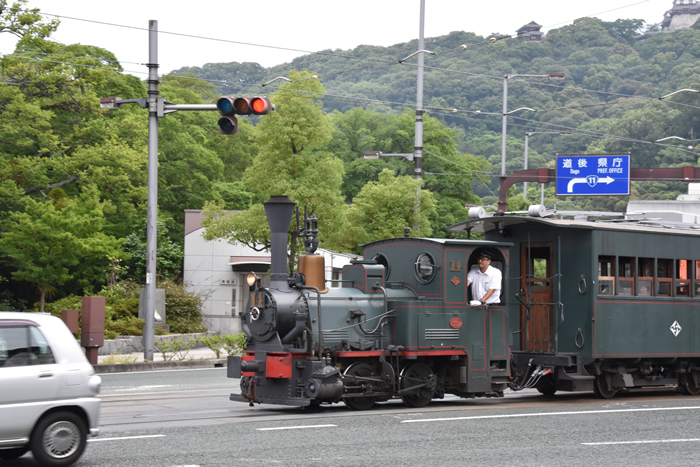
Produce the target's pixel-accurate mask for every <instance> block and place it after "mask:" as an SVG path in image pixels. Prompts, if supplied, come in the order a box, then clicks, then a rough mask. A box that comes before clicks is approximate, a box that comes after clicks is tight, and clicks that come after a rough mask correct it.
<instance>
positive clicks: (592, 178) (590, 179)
mask: <svg viewBox="0 0 700 467" xmlns="http://www.w3.org/2000/svg"><path fill="white" fill-rule="evenodd" d="M586 182H587V183H588V186H589V187H591V188H593V187H594V186H596V185H597V184H598V176H597V175H589V176H587V177H586Z"/></svg>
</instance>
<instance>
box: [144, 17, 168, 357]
mask: <svg viewBox="0 0 700 467" xmlns="http://www.w3.org/2000/svg"><path fill="white" fill-rule="evenodd" d="M147 100H148V216H147V226H146V308H145V312H146V316H145V323H144V325H143V359H144V360H146V361H152V360H153V350H154V335H155V313H154V312H155V309H156V244H157V241H158V240H157V239H158V21H156V20H150V21H149V22H148V99H147ZM162 312H163V310H161V313H162Z"/></svg>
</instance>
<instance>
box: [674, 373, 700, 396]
mask: <svg viewBox="0 0 700 467" xmlns="http://www.w3.org/2000/svg"><path fill="white" fill-rule="evenodd" d="M678 389H680V390H681V392H682V393H683V394H685V395H687V396H697V395H700V386H699V385H697V384H695V380H694V379H693V375H692V374H690V373H683V374H681V375H679V376H678Z"/></svg>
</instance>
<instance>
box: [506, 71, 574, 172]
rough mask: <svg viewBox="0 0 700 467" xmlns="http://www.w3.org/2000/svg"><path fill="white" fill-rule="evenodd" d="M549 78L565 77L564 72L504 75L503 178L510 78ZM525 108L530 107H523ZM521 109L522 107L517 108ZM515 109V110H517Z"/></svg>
mask: <svg viewBox="0 0 700 467" xmlns="http://www.w3.org/2000/svg"><path fill="white" fill-rule="evenodd" d="M518 77H521V78H547V79H564V73H548V74H546V75H505V76H504V77H503V113H502V115H503V132H502V141H501V178H505V176H506V127H507V125H508V114H509V112H508V80H509V79H513V78H518ZM523 109H528V110H532V109H529V108H527V107H523ZM516 110H521V109H516ZM516 110H514V111H513V112H515V111H516Z"/></svg>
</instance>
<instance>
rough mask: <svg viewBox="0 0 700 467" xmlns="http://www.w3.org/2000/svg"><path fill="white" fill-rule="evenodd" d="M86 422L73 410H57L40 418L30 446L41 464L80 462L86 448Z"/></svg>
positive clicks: (60, 464)
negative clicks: (72, 411)
mask: <svg viewBox="0 0 700 467" xmlns="http://www.w3.org/2000/svg"><path fill="white" fill-rule="evenodd" d="M86 444H87V429H86V427H85V422H84V421H83V420H82V419H81V418H80V417H79V416H77V415H75V414H74V413H71V412H54V413H51V414H49V415H46V416H45V417H44V418H42V419H41V420H39V423H37V424H36V426H35V427H34V431H32V437H31V439H30V442H29V445H30V447H31V449H32V454H34V458H35V459H36V461H37V462H38V463H39V464H41V465H47V466H66V465H71V464H73V463H74V462H75V461H77V460H78V459H79V458H80V456H82V455H83V451H85V445H86Z"/></svg>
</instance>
